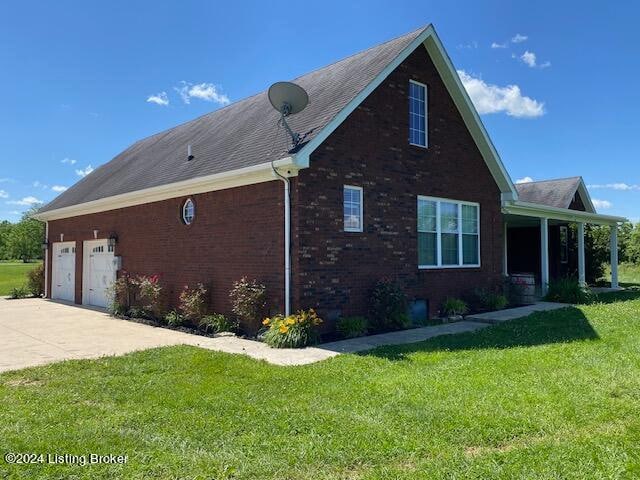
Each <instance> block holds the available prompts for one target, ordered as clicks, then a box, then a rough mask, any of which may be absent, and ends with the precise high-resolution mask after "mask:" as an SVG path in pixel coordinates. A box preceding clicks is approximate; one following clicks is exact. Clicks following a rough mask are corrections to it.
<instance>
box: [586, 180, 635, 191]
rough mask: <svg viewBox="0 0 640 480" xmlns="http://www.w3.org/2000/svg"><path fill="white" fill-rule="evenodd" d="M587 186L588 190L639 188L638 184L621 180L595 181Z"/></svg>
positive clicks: (627, 189)
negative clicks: (610, 181) (595, 182)
mask: <svg viewBox="0 0 640 480" xmlns="http://www.w3.org/2000/svg"><path fill="white" fill-rule="evenodd" d="M587 188H589V189H590V190H603V189H607V190H622V191H629V190H640V185H638V184H629V183H623V182H619V183H597V184H593V185H587Z"/></svg>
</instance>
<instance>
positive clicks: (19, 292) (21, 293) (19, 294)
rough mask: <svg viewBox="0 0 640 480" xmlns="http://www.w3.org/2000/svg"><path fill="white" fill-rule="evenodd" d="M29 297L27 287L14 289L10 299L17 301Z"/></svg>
mask: <svg viewBox="0 0 640 480" xmlns="http://www.w3.org/2000/svg"><path fill="white" fill-rule="evenodd" d="M27 295H28V292H27V288H26V287H13V288H12V289H11V290H10V291H9V297H10V298H13V299H14V300H15V299H18V298H25V297H26V296H27Z"/></svg>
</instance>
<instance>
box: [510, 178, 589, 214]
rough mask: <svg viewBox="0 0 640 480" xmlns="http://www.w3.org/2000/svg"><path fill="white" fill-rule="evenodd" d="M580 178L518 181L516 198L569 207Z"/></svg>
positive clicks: (551, 205)
mask: <svg viewBox="0 0 640 480" xmlns="http://www.w3.org/2000/svg"><path fill="white" fill-rule="evenodd" d="M581 180H582V179H581V178H580V177H570V178H560V179H557V180H542V181H539V182H528V183H518V184H516V190H517V192H518V200H520V201H523V202H529V203H537V204H540V205H546V206H549V207H558V208H569V205H570V204H571V201H572V200H573V196H574V195H575V194H576V191H577V190H578V187H579V186H580V181H581Z"/></svg>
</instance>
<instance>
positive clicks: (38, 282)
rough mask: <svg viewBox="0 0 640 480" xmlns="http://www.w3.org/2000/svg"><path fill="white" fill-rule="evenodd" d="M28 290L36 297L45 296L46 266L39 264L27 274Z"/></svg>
mask: <svg viewBox="0 0 640 480" xmlns="http://www.w3.org/2000/svg"><path fill="white" fill-rule="evenodd" d="M27 289H28V290H29V293H31V295H33V296H34V297H41V296H42V295H43V294H44V265H43V264H39V265H38V266H37V267H36V268H34V269H33V270H30V271H29V273H27Z"/></svg>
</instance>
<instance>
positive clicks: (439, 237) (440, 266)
mask: <svg viewBox="0 0 640 480" xmlns="http://www.w3.org/2000/svg"><path fill="white" fill-rule="evenodd" d="M420 200H426V201H429V202H434V203H435V204H436V265H420V264H419V262H418V268H419V269H425V270H432V269H446V268H478V267H480V266H481V264H482V260H481V250H480V204H479V203H476V202H465V201H462V200H456V199H454V198H441V197H427V196H424V195H418V197H417V199H416V218H417V217H418V215H417V214H418V209H419V208H420V207H419V203H420ZM441 203H455V204H457V205H458V229H457V232H456V234H457V236H458V239H457V240H458V264H457V265H443V264H442V243H441V242H442V225H441V217H440V205H441ZM462 205H469V206H472V207H476V225H477V230H478V232H477V234H476V235H477V237H478V242H477V245H478V262H477V263H473V264H470V263H466V264H465V263H463V255H464V253H463V245H462V236H463V233H462ZM416 223H417V222H416ZM416 233H419V231H416ZM467 235H468V234H467Z"/></svg>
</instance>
